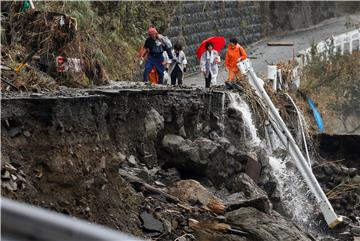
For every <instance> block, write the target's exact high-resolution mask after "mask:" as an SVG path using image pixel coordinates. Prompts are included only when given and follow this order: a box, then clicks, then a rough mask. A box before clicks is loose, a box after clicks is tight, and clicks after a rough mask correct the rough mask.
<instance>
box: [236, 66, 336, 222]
mask: <svg viewBox="0 0 360 241" xmlns="http://www.w3.org/2000/svg"><path fill="white" fill-rule="evenodd" d="M245 61H247V63H243V65H244V66H246V67H247V68H246V72H244V73H242V74H247V75H248V81H249V83H250V84H251V85H252V86H253V87H254V88H255V90H256V93H257V95H258V96H259V97H260V101H263V105H264V107H265V108H266V110H267V114H268V116H269V120H270V123H271V124H272V126H273V128H274V130H275V132H276V133H277V134H278V136H279V138H280V140H281V142H282V143H283V144H284V146H285V147H287V150H288V152H289V154H290V155H291V157H292V159H293V160H294V162H295V165H296V167H297V169H298V170H299V172H300V173H301V175H302V176H303V178H304V179H305V182H306V183H307V185H308V187H309V188H310V190H311V191H312V193H313V194H314V195H315V197H316V200H317V202H318V203H319V206H320V209H321V212H322V213H323V215H324V218H325V221H326V223H327V224H328V226H329V227H330V228H333V227H335V226H336V225H337V224H339V223H341V222H342V218H341V217H338V216H337V215H336V213H335V211H334V209H333V208H332V206H331V204H330V202H329V200H328V199H327V197H326V195H325V193H324V191H323V190H322V189H321V186H320V184H319V182H318V181H317V180H316V177H315V176H314V174H313V173H312V170H311V168H310V167H309V166H308V164H307V161H306V159H305V157H304V156H303V154H302V153H301V151H300V149H299V147H298V146H297V144H296V143H295V140H294V138H293V137H292V135H291V133H290V131H289V130H288V128H287V127H286V124H285V122H284V121H283V119H282V118H281V116H280V114H279V113H278V111H277V110H276V108H275V106H274V104H273V102H272V101H271V99H270V97H269V96H268V94H267V93H266V91H265V89H264V87H263V86H262V85H261V84H260V83H262V80H261V79H260V78H258V77H257V76H256V74H255V72H254V69H253V68H252V67H251V65H250V62H249V60H245Z"/></svg>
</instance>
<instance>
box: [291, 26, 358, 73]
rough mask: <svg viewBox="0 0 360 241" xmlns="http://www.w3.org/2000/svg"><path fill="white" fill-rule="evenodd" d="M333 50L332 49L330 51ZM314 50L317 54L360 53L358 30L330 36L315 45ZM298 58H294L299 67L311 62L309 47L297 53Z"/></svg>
mask: <svg viewBox="0 0 360 241" xmlns="http://www.w3.org/2000/svg"><path fill="white" fill-rule="evenodd" d="M330 48H333V49H330ZM316 50H317V52H318V53H328V52H329V51H330V52H333V53H340V54H341V55H343V54H344V53H350V54H351V53H352V52H353V51H360V29H356V30H352V31H349V32H346V33H343V34H339V35H335V36H332V37H330V38H328V39H326V40H324V41H321V42H319V43H317V45H316ZM298 53H299V55H300V57H296V60H297V62H298V63H299V64H300V66H302V67H303V66H305V65H307V64H308V63H309V61H310V60H311V47H309V48H307V49H305V50H301V51H299V52H298Z"/></svg>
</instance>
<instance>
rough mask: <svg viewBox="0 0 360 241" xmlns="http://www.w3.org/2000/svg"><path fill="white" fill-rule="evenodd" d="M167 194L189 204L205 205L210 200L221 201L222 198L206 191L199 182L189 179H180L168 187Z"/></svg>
mask: <svg viewBox="0 0 360 241" xmlns="http://www.w3.org/2000/svg"><path fill="white" fill-rule="evenodd" d="M169 194H171V195H173V196H175V197H178V198H179V199H180V200H181V201H183V202H188V203H190V204H201V205H207V204H208V203H210V202H218V203H222V200H221V199H220V198H218V197H216V196H215V195H214V194H213V193H212V192H210V191H208V190H207V189H206V188H205V187H204V186H203V185H201V184H200V183H199V182H197V181H195V180H192V179H189V180H181V181H178V182H176V183H174V184H173V185H172V187H170V188H169Z"/></svg>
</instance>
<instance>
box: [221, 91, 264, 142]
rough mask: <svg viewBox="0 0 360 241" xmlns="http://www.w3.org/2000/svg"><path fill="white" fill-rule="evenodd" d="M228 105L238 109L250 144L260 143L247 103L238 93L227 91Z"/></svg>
mask: <svg viewBox="0 0 360 241" xmlns="http://www.w3.org/2000/svg"><path fill="white" fill-rule="evenodd" d="M228 94H229V99H230V103H231V104H230V105H231V107H232V108H234V109H236V110H238V111H240V112H241V114H242V119H243V121H244V125H245V127H246V129H247V131H248V132H249V137H250V145H251V146H257V145H259V144H260V143H261V140H260V138H259V136H258V133H257V129H256V126H255V124H254V122H253V119H252V114H251V111H250V108H249V105H248V104H247V103H246V102H245V101H244V100H243V99H242V98H241V97H240V95H239V94H238V93H232V92H229V93H228Z"/></svg>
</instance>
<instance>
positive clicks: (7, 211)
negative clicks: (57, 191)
mask: <svg viewBox="0 0 360 241" xmlns="http://www.w3.org/2000/svg"><path fill="white" fill-rule="evenodd" d="M1 236H2V238H1V240H11V241H18V240H39V241H47V240H54V241H64V240H66V241H82V240H84V241H85V240H86V241H91V240H92V241H95V240H96V241H100V240H101V241H102V240H108V241H140V239H137V238H134V237H131V236H130V235H127V234H124V233H121V232H118V231H115V230H112V229H109V228H106V227H104V226H100V225H98V224H93V223H89V222H86V221H83V220H80V219H77V218H74V217H70V216H66V215H63V214H60V213H56V212H52V211H49V210H46V209H43V208H39V207H34V206H31V205H29V204H23V203H19V202H17V201H13V200H10V199H7V198H4V197H2V198H1Z"/></svg>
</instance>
